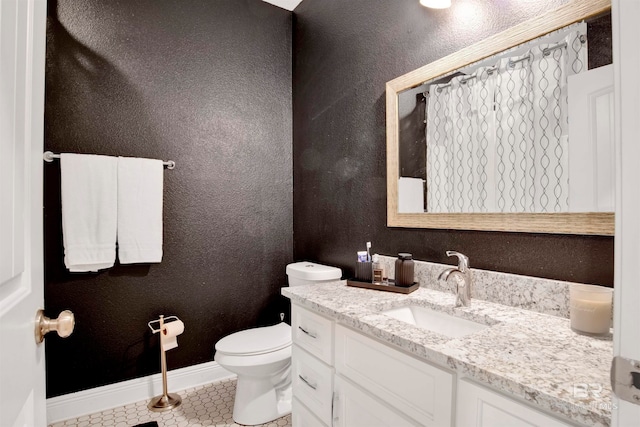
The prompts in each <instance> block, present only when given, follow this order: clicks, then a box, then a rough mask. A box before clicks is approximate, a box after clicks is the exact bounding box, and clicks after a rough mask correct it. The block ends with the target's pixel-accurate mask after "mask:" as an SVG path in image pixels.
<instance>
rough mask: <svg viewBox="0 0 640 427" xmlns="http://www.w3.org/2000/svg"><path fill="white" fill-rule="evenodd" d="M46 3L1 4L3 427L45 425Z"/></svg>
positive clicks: (11, 0)
mask: <svg viewBox="0 0 640 427" xmlns="http://www.w3.org/2000/svg"><path fill="white" fill-rule="evenodd" d="M46 8H47V3H46V1H45V0H2V1H1V2H0V58H1V59H0V154H1V156H2V165H0V426H3V427H4V426H8V427H10V426H44V425H46V414H45V412H46V409H45V364H44V346H43V345H40V346H38V345H36V341H35V337H34V319H35V316H36V311H37V310H38V308H40V307H41V306H42V304H43V302H44V296H43V294H44V278H43V261H42V252H43V250H42V246H43V245H42V241H43V240H42V148H43V122H44V58H45V25H46Z"/></svg>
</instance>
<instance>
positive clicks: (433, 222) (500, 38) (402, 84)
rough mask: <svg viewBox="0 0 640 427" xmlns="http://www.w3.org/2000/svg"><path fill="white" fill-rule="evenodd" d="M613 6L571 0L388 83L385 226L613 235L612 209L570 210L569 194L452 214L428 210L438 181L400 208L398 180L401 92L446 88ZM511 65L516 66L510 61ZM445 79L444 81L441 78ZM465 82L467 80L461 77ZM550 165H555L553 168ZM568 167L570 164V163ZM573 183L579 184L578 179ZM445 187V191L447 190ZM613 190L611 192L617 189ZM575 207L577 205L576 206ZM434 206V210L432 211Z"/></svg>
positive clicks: (591, 0) (603, 1)
mask: <svg viewBox="0 0 640 427" xmlns="http://www.w3.org/2000/svg"><path fill="white" fill-rule="evenodd" d="M610 9H611V2H610V0H573V1H570V2H569V3H567V4H565V5H563V6H561V7H559V8H557V9H555V10H552V11H549V12H547V13H545V14H543V15H540V16H538V17H535V18H533V19H530V20H528V21H525V22H523V23H521V24H518V25H516V26H514V27H512V28H510V29H508V30H506V31H503V32H501V33H499V34H496V35H494V36H492V37H489V38H487V39H485V40H482V41H480V42H478V43H475V44H473V45H471V46H468V47H466V48H464V49H462V50H460V51H458V52H455V53H453V54H451V55H449V56H446V57H444V58H442V59H439V60H437V61H435V62H432V63H430V64H427V65H425V66H423V67H420V68H418V69H416V70H413V71H411V72H409V73H407V74H404V75H402V76H400V77H398V78H395V79H393V80H391V81H389V82H387V84H386V115H387V226H389V227H409V228H437V229H458V230H481V231H482V230H485V231H513V232H532V233H560V234H585V235H613V234H614V213H613V209H610V210H608V209H607V208H604V209H597V210H596V209H594V210H590V209H589V208H587V209H588V210H585V211H572V209H570V208H568V207H567V206H568V200H569V196H568V195H567V196H566V198H567V206H565V207H558V206H557V204H556V206H555V207H553V206H552V207H549V208H547V207H543V208H541V211H540V212H539V211H537V210H535V209H534V210H532V211H526V210H525V211H521V210H519V209H513V208H511V209H510V208H508V207H507V208H505V207H501V209H502V210H498V211H492V210H490V209H486V208H482V209H478V208H475V209H474V208H473V207H471V208H463V207H462V204H461V208H460V209H459V210H455V209H454V211H453V212H450V211H449V212H444V211H443V210H442V209H435V208H434V209H430V208H429V203H427V199H428V197H427V195H426V194H427V189H426V188H427V186H428V185H431V187H432V188H433V187H435V184H434V182H433V181H432V182H431V183H430V184H428V181H427V180H424V181H423V185H424V188H425V190H424V198H423V203H424V204H423V206H424V207H423V208H422V209H417V210H414V211H411V210H409V211H407V210H406V208H404V207H403V208H402V210H403V211H402V212H401V211H400V210H399V205H400V203H399V183H400V181H401V179H402V178H401V177H402V176H403V175H402V173H401V170H400V167H401V165H400V140H401V137H400V128H401V123H400V122H401V120H400V115H399V114H400V107H401V106H400V105H399V104H400V102H399V98H400V95H401V94H402V93H406V92H407V91H410V90H413V89H415V88H419V87H421V86H423V85H428V84H429V85H433V84H440V83H441V82H445V84H444V85H443V87H444V86H447V84H446V82H447V81H448V80H447V78H448V79H452V77H454V76H456V75H459V74H467V73H468V70H469V69H470V68H472V67H474V66H476V65H477V64H481V65H482V61H483V60H487V58H495V57H499V56H498V55H499V54H501V53H502V52H505V51H507V52H511V51H513V49H514V47H516V46H520V45H523V44H525V43H528V42H531V41H532V40H534V39H538V38H540V37H541V36H545V35H548V34H550V33H554V32H557V31H558V30H561V29H563V28H565V27H567V26H569V25H571V24H575V23H578V22H581V21H586V20H589V19H593V18H594V17H598V16H601V15H603V14H606V13H607V12H609V11H610ZM545 46H549V45H545ZM545 55H548V53H547V52H545ZM510 61H511V60H510ZM515 62H517V61H515ZM478 66H479V65H478ZM509 66H513V65H511V64H509ZM467 75H468V74H467ZM443 77H444V78H445V79H443ZM462 77H465V76H462ZM462 80H469V78H468V77H466V78H463V79H462ZM478 80H479V79H478ZM462 83H465V82H464V81H462ZM427 87H430V86H427ZM426 108H427V107H423V111H424V110H425V109H426ZM494 108H495V107H494ZM424 122H425V123H427V120H426V119H425V121H424ZM575 139H578V138H575ZM427 146H428V145H427ZM609 156H610V157H611V159H610V162H613V159H614V158H613V154H612V153H611V154H609ZM423 164H424V165H425V166H424V168H425V170H426V169H427V167H428V166H427V165H428V162H426V159H425V161H424V162H423ZM549 168H550V169H551V167H549ZM566 169H569V168H568V167H566ZM574 169H578V168H574ZM523 173H526V172H523ZM567 173H568V172H567ZM612 173H613V172H611V174H612ZM461 176H462V175H461ZM523 179H524V178H523ZM545 179H546V178H545ZM611 179H613V178H612V177H610V186H611V185H613V182H614V181H615V180H614V179H613V181H611ZM567 180H568V178H567ZM443 181H447V177H446V176H445V177H444V178H443ZM574 181H576V182H577V181H578V180H574ZM449 185H450V184H449ZM450 188H453V187H450ZM443 190H445V189H444V188H443ZM567 191H568V190H567ZM609 192H610V193H613V189H611V191H609ZM612 197H613V195H612V194H611V195H610V198H612ZM577 205H578V204H575V206H577ZM585 206H590V205H585ZM607 206H609V205H607ZM496 209H497V208H496ZM575 209H576V208H574V209H573V210H575ZM434 210H435V211H436V212H434Z"/></svg>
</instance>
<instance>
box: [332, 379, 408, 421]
mask: <svg viewBox="0 0 640 427" xmlns="http://www.w3.org/2000/svg"><path fill="white" fill-rule="evenodd" d="M334 384H335V395H334V403H333V405H334V413H333V424H332V425H333V426H335V427H405V426H407V427H414V426H418V425H419V424H417V423H415V421H412V420H410V419H409V418H406V417H405V416H404V415H401V414H400V413H399V412H396V411H395V410H393V409H391V408H389V407H388V406H386V405H385V404H384V403H382V402H380V401H378V400H377V399H375V398H373V397H372V396H370V395H369V394H367V393H365V392H364V391H362V390H360V388H359V387H356V386H354V385H352V384H351V383H350V382H349V381H348V380H345V379H343V378H341V377H340V376H339V375H336V378H335V381H334Z"/></svg>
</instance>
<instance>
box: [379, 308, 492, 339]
mask: <svg viewBox="0 0 640 427" xmlns="http://www.w3.org/2000/svg"><path fill="white" fill-rule="evenodd" d="M382 314H385V315H387V316H390V317H393V318H394V319H398V320H401V321H403V322H407V323H409V324H411V325H415V326H417V327H419V328H422V329H426V330H428V331H431V332H435V333H438V334H441V335H446V336H448V337H451V338H460V337H464V336H465V335H469V334H472V333H474V332H478V331H481V330H483V329H486V328H488V327H489V326H487V325H483V324H481V323H476V322H472V321H470V320H467V319H461V318H459V317H455V316H452V315H450V314H447V313H443V312H440V311H436V310H432V309H430V308H425V307H420V306H417V305H409V306H406V307H399V308H392V309H390V310H385V311H383V312H382Z"/></svg>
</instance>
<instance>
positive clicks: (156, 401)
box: [147, 393, 182, 412]
mask: <svg viewBox="0 0 640 427" xmlns="http://www.w3.org/2000/svg"><path fill="white" fill-rule="evenodd" d="M180 404H182V398H181V397H180V396H178V395H177V394H175V393H169V394H167V395H164V394H163V395H162V396H157V397H154V398H153V399H151V402H149V404H148V405H147V408H149V410H150V411H153V412H164V411H170V410H171V409H173V408H177V407H178V406H180Z"/></svg>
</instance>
